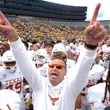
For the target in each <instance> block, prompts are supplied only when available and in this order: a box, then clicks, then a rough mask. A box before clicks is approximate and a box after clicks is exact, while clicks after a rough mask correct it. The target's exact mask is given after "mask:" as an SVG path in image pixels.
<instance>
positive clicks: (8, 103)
mask: <svg viewBox="0 0 110 110" xmlns="http://www.w3.org/2000/svg"><path fill="white" fill-rule="evenodd" d="M0 110H22V101H21V99H20V96H19V95H18V93H16V92H15V91H12V90H8V89H3V90H0Z"/></svg>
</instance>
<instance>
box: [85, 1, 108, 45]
mask: <svg viewBox="0 0 110 110" xmlns="http://www.w3.org/2000/svg"><path fill="white" fill-rule="evenodd" d="M100 5H101V4H100V3H98V4H97V6H96V8H95V11H94V13H93V17H92V20H91V22H90V24H89V26H88V27H87V28H86V29H85V31H84V34H85V43H86V44H88V45H92V46H97V45H98V43H99V42H100V41H102V40H103V39H104V37H105V36H106V34H107V31H106V29H105V28H104V26H103V25H101V23H100V22H98V21H97V20H96V19H97V16H98V12H99V9H100Z"/></svg>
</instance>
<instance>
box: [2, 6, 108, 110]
mask: <svg viewBox="0 0 110 110" xmlns="http://www.w3.org/2000/svg"><path fill="white" fill-rule="evenodd" d="M99 8H100V4H98V5H97V6H96V9H95V12H94V15H93V18H92V20H91V22H90V24H89V26H88V27H87V28H86V29H85V31H84V34H85V46H84V48H83V51H82V52H81V53H80V56H79V58H78V61H77V64H76V67H75V69H74V71H73V72H74V73H75V74H77V75H76V78H74V76H73V77H72V76H71V77H69V78H65V77H64V76H65V75H66V73H67V67H66V61H65V60H64V59H65V58H64V57H63V55H60V56H59V55H57V54H56V55H54V56H53V57H52V60H51V62H50V63H49V65H48V77H47V78H45V77H42V76H41V75H40V74H39V73H38V72H37V70H36V67H35V65H34V64H33V62H32V61H31V59H30V58H29V56H28V53H27V51H26V49H25V47H24V45H23V43H22V42H21V40H20V38H19V37H18V35H17V32H16V30H15V29H14V28H13V27H12V25H11V24H10V22H9V21H8V20H7V19H6V17H5V16H4V15H3V14H2V12H0V34H1V35H3V36H5V37H7V39H8V40H9V42H10V47H11V49H12V51H13V53H14V55H15V58H16V60H17V63H18V65H19V68H20V70H21V72H22V73H23V75H24V77H25V78H26V80H27V81H28V83H29V84H30V86H31V87H32V89H33V105H34V110H37V109H39V110H74V107H75V100H76V98H77V96H78V95H79V94H80V92H81V91H82V89H83V87H84V86H85V84H86V81H87V77H88V72H89V70H90V68H91V66H92V64H93V62H94V59H95V53H96V51H95V50H96V48H97V45H98V43H99V42H100V41H101V40H103V39H104V37H105V35H106V33H107V32H106V30H105V28H104V27H103V26H102V25H101V24H100V22H98V21H96V18H97V15H98V11H99ZM73 75H74V74H73ZM52 100H54V101H52Z"/></svg>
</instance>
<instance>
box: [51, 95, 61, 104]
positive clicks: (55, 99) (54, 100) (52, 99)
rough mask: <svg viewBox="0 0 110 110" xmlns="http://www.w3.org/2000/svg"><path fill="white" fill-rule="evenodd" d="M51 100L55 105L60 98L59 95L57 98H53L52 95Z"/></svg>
mask: <svg viewBox="0 0 110 110" xmlns="http://www.w3.org/2000/svg"><path fill="white" fill-rule="evenodd" d="M49 97H50V100H51V101H52V105H55V103H56V102H57V101H58V100H59V97H56V98H52V97H51V96H50V95H49Z"/></svg>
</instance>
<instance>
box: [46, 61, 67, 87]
mask: <svg viewBox="0 0 110 110" xmlns="http://www.w3.org/2000/svg"><path fill="white" fill-rule="evenodd" d="M48 66H49V67H48V76H49V81H50V83H51V84H52V85H53V86H56V85H58V84H59V83H60V82H62V81H63V79H64V76H65V75H66V72H67V69H66V65H65V63H64V61H62V60H60V59H54V60H52V61H51V63H49V65H48Z"/></svg>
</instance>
